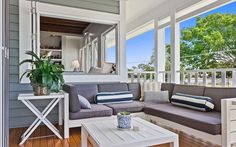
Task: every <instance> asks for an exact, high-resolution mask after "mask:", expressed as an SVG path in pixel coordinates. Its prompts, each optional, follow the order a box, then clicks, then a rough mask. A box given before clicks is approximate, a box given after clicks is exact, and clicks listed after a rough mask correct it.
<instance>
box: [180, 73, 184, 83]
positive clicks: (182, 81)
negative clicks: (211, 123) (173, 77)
mask: <svg viewBox="0 0 236 147" xmlns="http://www.w3.org/2000/svg"><path fill="white" fill-rule="evenodd" d="M180 84H184V72H181V73H180Z"/></svg>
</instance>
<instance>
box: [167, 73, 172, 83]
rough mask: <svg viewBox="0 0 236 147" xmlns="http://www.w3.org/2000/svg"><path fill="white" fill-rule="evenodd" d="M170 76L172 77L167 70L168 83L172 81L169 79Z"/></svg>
mask: <svg viewBox="0 0 236 147" xmlns="http://www.w3.org/2000/svg"><path fill="white" fill-rule="evenodd" d="M171 77H172V75H171V73H169V72H168V73H167V82H168V83H170V82H172V81H171Z"/></svg>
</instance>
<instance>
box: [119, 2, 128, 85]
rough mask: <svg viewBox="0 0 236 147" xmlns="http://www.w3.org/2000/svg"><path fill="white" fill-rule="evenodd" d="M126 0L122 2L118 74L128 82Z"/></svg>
mask: <svg viewBox="0 0 236 147" xmlns="http://www.w3.org/2000/svg"><path fill="white" fill-rule="evenodd" d="M126 2H127V1H126V0H120V24H119V27H120V32H119V43H118V49H119V53H118V59H119V61H118V69H120V72H118V74H119V75H120V76H121V78H122V81H127V80H128V71H127V66H126ZM121 57H122V58H121Z"/></svg>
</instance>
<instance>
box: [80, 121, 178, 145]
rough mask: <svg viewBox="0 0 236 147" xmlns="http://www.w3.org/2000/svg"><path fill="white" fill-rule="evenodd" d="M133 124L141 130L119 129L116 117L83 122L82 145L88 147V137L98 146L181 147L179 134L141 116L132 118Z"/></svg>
mask: <svg viewBox="0 0 236 147" xmlns="http://www.w3.org/2000/svg"><path fill="white" fill-rule="evenodd" d="M132 125H133V126H138V127H139V128H140V130H139V131H133V130H127V131H123V130H118V129H117V128H116V127H117V121H116V119H114V118H105V119H104V120H103V121H96V122H91V123H82V127H81V133H82V147H87V140H88V138H89V141H90V142H91V143H92V144H93V146H98V147H145V146H153V145H160V144H166V143H170V145H171V146H172V147H179V139H178V135H177V134H175V133H173V132H171V131H168V130H166V129H164V128H161V127H159V126H157V125H154V124H152V123H150V122H148V121H146V120H143V119H141V118H132Z"/></svg>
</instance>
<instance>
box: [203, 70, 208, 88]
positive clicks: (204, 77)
mask: <svg viewBox="0 0 236 147" xmlns="http://www.w3.org/2000/svg"><path fill="white" fill-rule="evenodd" d="M203 85H204V86H206V85H207V73H206V72H203Z"/></svg>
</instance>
